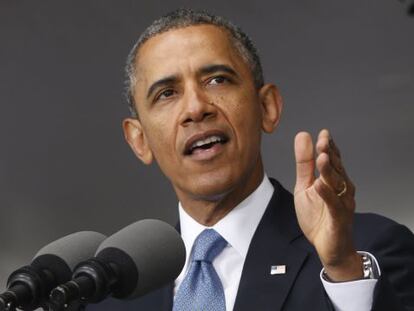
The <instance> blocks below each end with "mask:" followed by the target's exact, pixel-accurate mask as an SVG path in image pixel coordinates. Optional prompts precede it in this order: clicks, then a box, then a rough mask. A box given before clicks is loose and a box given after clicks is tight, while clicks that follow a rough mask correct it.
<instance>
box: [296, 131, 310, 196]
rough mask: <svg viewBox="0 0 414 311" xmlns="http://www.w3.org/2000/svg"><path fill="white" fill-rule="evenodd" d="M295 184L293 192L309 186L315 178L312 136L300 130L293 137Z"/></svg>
mask: <svg viewBox="0 0 414 311" xmlns="http://www.w3.org/2000/svg"><path fill="white" fill-rule="evenodd" d="M295 159H296V185H295V193H296V192H298V191H302V190H305V189H307V188H309V187H310V186H311V185H312V183H313V182H314V180H315V174H314V171H315V159H314V154H313V143H312V137H311V136H310V134H309V133H307V132H300V133H298V134H297V135H296V137H295Z"/></svg>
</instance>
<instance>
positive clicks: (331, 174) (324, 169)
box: [316, 152, 345, 193]
mask: <svg viewBox="0 0 414 311" xmlns="http://www.w3.org/2000/svg"><path fill="white" fill-rule="evenodd" d="M316 168H317V169H318V171H319V173H320V178H321V179H322V181H323V182H324V183H325V184H326V185H328V186H329V187H330V188H331V189H332V191H333V192H334V193H340V192H341V191H342V190H343V188H344V181H345V178H344V176H342V175H341V174H339V173H338V172H337V171H336V169H335V168H334V167H333V165H332V161H330V156H329V155H328V154H327V153H325V152H323V153H321V154H320V155H318V157H317V159H316Z"/></svg>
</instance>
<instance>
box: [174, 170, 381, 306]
mask: <svg viewBox="0 0 414 311" xmlns="http://www.w3.org/2000/svg"><path fill="white" fill-rule="evenodd" d="M273 192H274V188H273V185H272V184H271V183H270V181H269V179H268V178H267V176H266V175H265V176H264V178H263V181H262V183H261V184H260V185H259V187H258V188H257V189H256V190H255V191H254V192H253V193H252V194H250V195H249V196H248V197H247V198H246V199H245V200H244V201H242V202H241V203H240V204H239V205H237V206H236V207H235V208H234V209H233V210H231V211H230V212H229V213H228V214H227V215H226V216H225V217H224V218H222V219H221V220H220V221H219V222H217V223H216V224H215V225H214V226H212V227H206V226H203V225H201V224H200V223H198V222H197V221H195V220H194V219H193V218H192V217H191V216H190V215H188V214H187V213H186V212H185V210H184V209H183V207H182V206H181V203H179V206H178V208H179V217H180V228H181V236H182V238H183V240H184V244H185V248H186V250H187V258H186V261H185V265H184V268H183V270H182V271H181V274H180V275H179V276H178V278H177V279H176V280H175V286H174V294H175V293H176V292H177V290H178V288H179V286H180V284H181V283H182V281H183V279H184V277H185V275H186V274H187V270H188V268H189V264H188V263H189V259H190V257H191V250H192V247H193V244H194V241H195V239H196V238H197V236H198V235H199V234H200V233H201V232H202V231H203V230H204V229H207V228H210V229H214V230H216V231H217V232H218V233H219V234H220V235H221V236H222V237H223V238H224V239H225V240H226V241H227V242H228V244H227V246H226V247H225V248H224V250H223V251H222V252H221V253H220V254H219V255H217V257H216V258H215V259H214V260H213V266H214V268H215V269H216V271H217V274H218V276H219V277H220V280H221V282H222V284H223V289H224V296H225V299H226V310H227V311H231V310H233V308H234V303H235V300H236V295H237V290H238V288H239V283H240V278H241V273H242V270H243V265H244V261H245V259H246V256H247V251H248V249H249V245H250V242H251V240H252V238H253V234H254V232H255V231H256V228H257V226H258V225H259V222H260V220H261V218H262V216H263V214H264V212H265V210H266V207H267V205H268V203H269V202H270V199H271V197H272V195H273ZM321 281H322V283H323V286H324V287H325V290H326V292H327V294H328V296H329V298H330V299H331V301H332V303H333V305H334V307H335V310H337V311H348V310H360V311H364V310H367V311H368V310H370V309H371V305H372V299H373V293H374V287H375V284H376V281H377V280H359V281H353V282H343V283H331V282H328V281H325V280H324V279H323V278H322V274H321ZM355 306H358V307H355Z"/></svg>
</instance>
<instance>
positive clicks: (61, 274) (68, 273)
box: [0, 231, 106, 311]
mask: <svg viewBox="0 0 414 311" xmlns="http://www.w3.org/2000/svg"><path fill="white" fill-rule="evenodd" d="M105 238H106V236H104V235H103V234H100V233H97V232H92V231H82V232H77V233H73V234H70V235H67V236H65V237H63V238H61V239H58V240H56V241H54V242H52V243H50V244H48V245H46V246H44V247H43V248H42V249H40V250H39V252H38V253H37V254H36V256H35V257H34V258H33V260H32V262H31V264H30V265H29V266H25V267H22V268H20V269H18V270H16V271H14V272H13V273H12V274H11V275H10V276H9V278H8V280H7V291H6V292H4V293H3V294H1V295H0V311H4V310H13V309H14V308H16V307H18V308H19V309H22V310H34V309H37V308H39V307H43V308H46V307H47V305H46V303H47V300H48V298H49V294H50V292H51V290H52V289H53V288H55V287H56V286H58V285H59V284H62V283H64V282H67V281H69V280H70V279H71V278H72V273H73V269H74V267H75V266H76V265H77V264H78V263H79V262H81V261H83V260H86V259H87V258H90V257H91V256H93V254H94V253H95V252H96V250H97V248H98V246H99V245H100V244H101V243H102V241H104V240H105Z"/></svg>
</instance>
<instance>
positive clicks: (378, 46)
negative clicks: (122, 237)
mask: <svg viewBox="0 0 414 311" xmlns="http://www.w3.org/2000/svg"><path fill="white" fill-rule="evenodd" d="M205 2H206V1H160V0H158V1H157V0H155V1H151V2H149V1H148V2H144V1H138V0H136V1H131V0H129V1H126V0H125V1H121V0H118V1H115V0H113V1H103V0H94V1H91V0H87V1H85V0H77V1H73V0H71V1H69V0H67V1H63V0H62V1H58V0H50V1H42V0H38V1H33V0H26V1H21V0H0V289H1V288H3V287H4V285H5V281H6V277H7V275H8V274H9V273H10V272H11V271H12V270H13V269H16V268H17V267H19V266H21V265H23V264H26V263H28V262H29V261H30V259H31V257H32V256H33V255H34V254H35V252H36V250H38V249H39V248H40V247H41V246H43V245H45V244H47V243H49V242H50V241H52V240H55V239H57V238H59V237H61V236H63V235H66V234H69V233H71V232H74V231H79V230H85V229H89V230H96V231H100V232H103V233H106V234H111V233H113V232H115V231H116V230H118V229H120V228H122V227H123V226H125V225H127V224H129V223H131V222H134V221H136V220H138V219H141V218H159V219H162V220H165V221H168V222H170V223H175V221H176V219H177V211H176V199H175V196H174V193H173V192H172V190H171V188H170V186H169V184H168V182H167V181H166V179H165V178H164V177H163V176H162V175H161V173H160V172H159V169H158V168H157V167H156V166H152V167H145V166H144V165H142V164H141V163H139V162H138V160H137V159H136V158H135V157H134V155H133V153H132V152H131V151H130V150H129V147H128V146H127V145H126V143H125V142H124V139H123V134H122V131H121V120H122V118H123V117H125V116H127V113H128V111H127V108H126V106H125V104H124V101H123V97H122V90H123V66H124V60H125V56H126V55H127V53H128V51H129V49H130V47H131V46H132V44H133V42H134V40H135V39H136V38H137V36H138V35H139V34H140V32H141V31H142V30H143V29H144V28H145V27H146V26H147V25H148V24H149V23H150V22H151V21H152V20H153V19H154V18H156V17H158V16H160V15H162V14H164V13H166V12H168V11H170V10H172V9H175V8H177V7H191V8H202V9H208V10H209V11H211V12H213V13H217V14H220V15H223V16H225V17H228V18H229V19H231V20H232V21H234V22H235V23H237V24H239V25H240V26H241V27H242V28H243V29H244V30H245V31H246V32H247V33H248V34H250V35H251V37H252V38H253V39H254V41H255V42H256V44H257V46H258V48H259V51H260V54H261V57H262V61H263V66H264V70H265V76H266V80H268V81H273V82H275V83H276V84H277V85H278V86H279V87H280V89H281V91H282V94H283V95H284V101H285V107H284V115H283V119H282V123H281V125H280V127H279V129H278V130H277V131H276V133H275V134H273V135H271V136H266V137H265V139H264V144H263V153H264V158H265V163H266V170H267V173H268V175H270V176H274V177H276V178H277V179H279V180H280V181H281V182H282V183H283V184H284V185H285V186H286V187H287V188H288V189H292V187H293V185H294V180H295V168H294V156H293V148H292V145H293V138H294V135H295V134H296V133H297V132H298V131H299V130H303V129H305V130H309V131H311V132H312V133H313V134H316V133H317V132H318V130H319V129H321V128H323V127H327V128H329V129H331V131H332V133H333V135H334V138H335V139H336V141H337V143H338V145H339V146H340V148H341V149H342V153H343V157H344V160H345V165H346V168H347V170H348V172H349V175H350V176H351V177H352V179H353V180H354V182H355V184H356V185H357V203H358V210H359V211H364V212H366V211H369V212H376V213H381V214H383V215H386V216H389V217H391V218H393V219H395V220H397V221H398V222H401V223H403V224H405V225H407V226H408V227H410V228H411V229H414V212H413V202H414V191H413V184H414V183H413V168H414V161H413V159H414V143H413V134H414V122H413V121H414V118H413V114H414V105H413V104H414V102H413V99H414V17H409V16H408V15H407V12H406V8H405V6H404V5H403V3H402V2H400V1H398V0H367V1H360V0H348V1H332V0H312V1H305V0H283V1H278V0H272V1H223V0H219V1H216V0H210V1H207V2H206V4H205Z"/></svg>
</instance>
